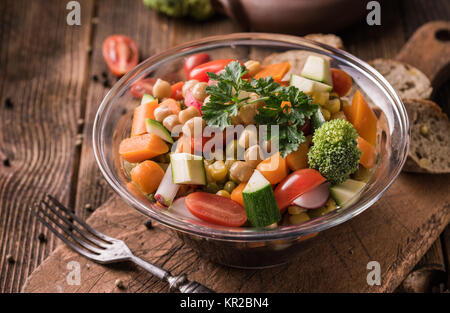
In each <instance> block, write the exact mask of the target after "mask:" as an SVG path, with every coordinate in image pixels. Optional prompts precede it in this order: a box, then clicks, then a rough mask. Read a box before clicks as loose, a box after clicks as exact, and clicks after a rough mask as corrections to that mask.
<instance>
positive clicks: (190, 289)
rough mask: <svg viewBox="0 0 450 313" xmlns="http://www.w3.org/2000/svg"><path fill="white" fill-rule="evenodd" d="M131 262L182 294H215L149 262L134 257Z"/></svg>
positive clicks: (182, 276)
mask: <svg viewBox="0 0 450 313" xmlns="http://www.w3.org/2000/svg"><path fill="white" fill-rule="evenodd" d="M130 261H131V262H133V263H134V264H136V265H138V266H139V267H141V268H143V269H144V270H146V271H147V272H149V273H151V274H153V275H154V276H156V277H158V278H159V279H161V280H165V281H167V282H168V283H169V285H170V288H176V289H178V290H179V291H181V292H182V293H213V292H214V291H213V290H211V289H209V288H207V287H205V286H203V285H202V284H200V283H198V282H196V281H192V282H191V281H189V280H188V279H187V277H186V275H179V276H172V275H171V274H170V272H168V271H166V270H164V269H162V268H160V267H158V266H156V265H153V264H151V263H149V262H147V261H144V260H142V259H141V258H138V257H137V256H135V255H133V256H131V258H130Z"/></svg>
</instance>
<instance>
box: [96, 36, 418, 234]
mask: <svg viewBox="0 0 450 313" xmlns="http://www.w3.org/2000/svg"><path fill="white" fill-rule="evenodd" d="M245 40H250V41H261V42H267V43H266V44H270V42H272V43H278V44H280V43H284V44H293V45H303V46H309V47H312V48H314V49H317V48H319V50H321V52H322V51H323V53H324V54H325V55H328V56H330V57H331V58H336V56H339V58H342V59H345V60H347V61H348V62H350V63H352V64H353V65H354V66H355V67H356V68H358V70H364V71H366V72H367V73H368V74H369V75H370V77H371V78H374V79H376V80H377V81H378V83H379V84H381V85H382V86H383V87H384V89H385V90H384V91H385V92H387V94H388V95H389V96H390V97H391V98H392V100H393V103H391V105H392V106H394V107H396V108H397V112H396V113H397V114H398V115H399V117H400V122H399V123H400V126H401V128H402V130H403V131H404V133H405V136H404V139H403V140H402V141H401V142H400V143H401V147H399V148H398V150H399V151H400V152H399V154H400V155H402V159H401V160H399V162H398V164H396V166H395V168H394V169H392V171H391V175H390V177H391V179H390V181H388V182H387V184H386V185H384V186H383V187H382V188H381V190H380V191H379V192H378V193H377V194H375V195H374V196H373V197H371V198H369V199H367V200H366V201H364V202H363V203H362V204H360V205H358V206H355V205H354V204H351V205H350V207H349V208H345V209H344V210H337V211H334V212H332V213H330V214H327V215H325V216H322V217H320V218H316V219H312V220H310V221H308V222H305V223H303V224H301V225H292V226H283V228H274V229H267V228H264V229H258V228H250V227H248V228H242V227H216V226H215V227H208V226H202V225H198V224H192V223H187V222H183V221H181V220H180V219H177V218H175V217H173V216H170V215H167V214H161V213H159V212H158V210H155V209H154V208H153V206H156V205H144V204H143V203H142V202H140V201H136V197H135V196H133V195H132V193H131V192H129V191H128V190H127V189H126V188H124V187H123V186H122V185H120V184H119V183H118V182H117V181H116V179H115V178H114V177H113V175H112V169H110V168H109V167H108V166H107V162H106V161H105V160H104V156H103V153H102V151H103V150H102V148H101V140H102V133H101V131H100V129H101V128H100V123H101V117H102V115H103V113H104V111H105V110H106V109H107V106H108V104H109V103H110V101H111V99H112V98H113V97H114V96H115V95H116V94H117V93H119V91H120V90H121V89H122V88H125V87H127V86H129V85H130V81H131V80H132V79H133V78H136V76H138V75H139V74H140V73H141V72H143V71H144V70H145V69H146V68H148V67H151V66H155V67H157V66H158V63H162V62H165V61H167V59H169V58H171V57H172V58H175V57H176V58H178V57H181V56H183V55H187V54H192V53H196V52H200V51H204V50H205V48H206V47H205V46H204V45H208V44H209V45H210V47H211V49H213V48H214V47H215V46H214V45H213V44H214V43H216V44H217V43H222V44H223V43H224V42H229V41H245ZM249 45H250V44H249ZM293 48H294V47H293ZM298 48H302V47H300V46H298ZM303 49H304V47H303ZM394 103H395V105H394ZM409 141H410V128H409V120H408V116H407V113H406V108H405V106H404V105H403V103H402V101H401V99H400V97H399V96H398V94H397V93H396V91H395V90H394V88H393V87H392V86H391V85H390V84H389V82H388V81H387V80H386V79H385V78H384V77H383V76H382V75H381V74H380V73H379V72H378V71H376V70H375V69H374V68H373V67H372V66H370V65H369V64H368V63H366V62H365V61H362V60H360V59H359V58H357V57H355V56H353V55H352V54H350V53H348V52H346V51H343V50H340V49H337V48H334V47H331V46H328V45H326V44H323V43H319V42H316V41H312V40H309V39H305V38H302V37H298V36H293V35H285V34H274V33H255V32H248V33H232V34H226V35H215V36H209V37H204V38H202V39H197V40H193V41H189V42H186V43H183V44H180V45H177V46H174V47H172V48H169V49H166V50H163V51H161V52H159V53H157V54H155V55H153V56H151V57H149V58H147V59H146V60H144V61H143V62H141V63H140V64H138V65H137V66H136V67H135V68H134V69H132V70H131V71H130V72H128V73H127V74H125V75H124V76H123V77H122V78H121V79H120V80H118V81H117V82H116V83H115V84H114V86H113V87H112V88H111V89H110V90H109V91H108V93H107V94H106V96H105V97H104V98H103V100H102V102H101V104H100V106H99V108H98V110H97V113H96V116H95V120H94V125H93V129H92V145H93V150H94V156H95V159H96V162H97V165H98V167H99V168H100V171H101V173H102V175H103V176H104V178H105V179H106V181H107V182H108V184H109V185H110V186H111V187H112V188H113V190H114V191H115V192H116V193H118V194H119V196H120V197H121V198H122V199H123V200H124V201H125V202H126V203H128V204H129V205H131V206H132V207H134V208H135V209H137V210H138V211H139V212H141V213H142V214H144V215H146V216H147V217H150V218H153V219H155V220H156V221H158V222H160V223H161V224H163V225H165V226H167V227H169V228H171V229H174V230H177V231H181V232H184V233H188V234H192V235H196V236H200V237H203V238H209V239H214V240H222V241H241V242H253V241H270V240H279V239H288V238H298V237H301V236H305V235H308V234H312V233H316V232H320V231H323V230H325V229H328V228H331V227H334V226H337V225H339V224H341V223H344V222H346V221H348V220H349V219H351V218H353V217H355V216H357V215H358V214H360V213H362V212H363V211H365V210H366V209H368V208H369V207H370V206H372V205H373V204H374V203H375V202H376V201H378V200H379V199H380V198H381V196H382V195H383V194H384V193H385V192H386V191H387V189H389V187H390V186H391V185H392V184H393V183H394V181H395V180H396V179H397V177H398V175H399V174H400V171H401V169H402V167H403V165H404V164H405V162H406V158H407V155H408V149H409Z"/></svg>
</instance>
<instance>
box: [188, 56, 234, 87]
mask: <svg viewBox="0 0 450 313" xmlns="http://www.w3.org/2000/svg"><path fill="white" fill-rule="evenodd" d="M231 61H235V60H234V59H222V60H214V61H210V62H206V63H203V64H200V65H197V66H196V67H194V68H193V69H192V70H191V71H190V72H189V75H188V77H189V79H196V80H198V81H199V82H208V80H209V77H208V74H206V73H207V72H213V73H217V72H220V71H221V70H223V69H224V68H225V66H227V65H228V64H229V63H230V62H231Z"/></svg>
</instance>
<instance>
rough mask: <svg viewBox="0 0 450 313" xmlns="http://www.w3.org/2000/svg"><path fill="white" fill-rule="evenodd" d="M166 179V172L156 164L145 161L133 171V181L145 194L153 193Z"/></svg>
mask: <svg viewBox="0 0 450 313" xmlns="http://www.w3.org/2000/svg"><path fill="white" fill-rule="evenodd" d="M163 177H164V170H163V169H162V168H161V166H159V165H158V164H157V163H156V162H153V161H151V160H147V161H144V162H142V163H140V164H138V165H136V167H134V168H133V169H132V170H131V180H132V181H133V183H134V184H135V185H136V186H137V187H138V188H139V189H140V190H141V191H142V192H143V193H146V194H148V193H152V192H155V191H156V189H157V188H158V186H159V184H160V183H161V180H162V179H163Z"/></svg>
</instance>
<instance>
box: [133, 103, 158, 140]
mask: <svg viewBox="0 0 450 313" xmlns="http://www.w3.org/2000/svg"><path fill="white" fill-rule="evenodd" d="M157 107H158V99H155V100H152V101H149V102H146V103H142V104H141V105H139V106H138V107H136V108H135V109H134V114H133V123H132V124H131V137H134V136H139V135H142V134H145V133H146V132H147V128H146V126H145V120H146V119H148V118H151V119H155V115H154V114H153V112H154V111H155V109H156V108H157Z"/></svg>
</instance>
